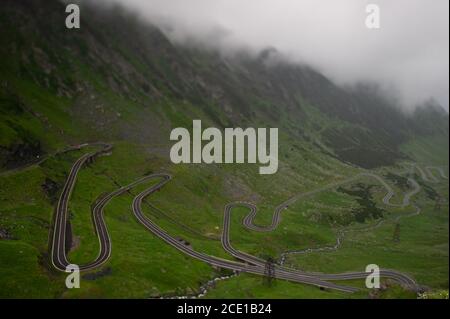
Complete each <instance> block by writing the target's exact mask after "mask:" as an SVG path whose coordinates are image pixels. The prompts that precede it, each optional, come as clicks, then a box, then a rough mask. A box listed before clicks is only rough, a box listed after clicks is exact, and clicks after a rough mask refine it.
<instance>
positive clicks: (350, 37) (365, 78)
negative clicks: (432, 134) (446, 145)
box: [86, 0, 449, 111]
mask: <svg viewBox="0 0 450 319" xmlns="http://www.w3.org/2000/svg"><path fill="white" fill-rule="evenodd" d="M86 1H87V2H95V3H96V4H106V5H113V4H117V3H119V4H121V5H123V6H125V7H126V8H129V9H131V10H133V11H135V12H137V13H138V14H139V16H140V17H141V18H142V19H144V20H146V21H149V22H150V23H152V24H155V25H157V26H159V27H160V28H161V29H162V30H163V31H164V33H165V34H166V35H167V36H168V37H169V38H170V39H171V40H173V41H175V42H177V43H182V44H185V45H186V44H187V45H193V44H196V45H197V46H198V45H203V46H205V47H209V48H215V49H218V50H219V51H220V52H222V53H223V54H232V53H235V52H236V51H239V50H243V49H245V50H247V51H248V52H253V53H255V52H259V51H261V50H263V49H265V48H266V47H268V46H271V47H275V48H277V49H278V50H279V51H280V53H282V56H283V58H284V59H286V60H288V61H293V62H297V63H304V64H307V65H310V66H312V67H314V68H316V69H318V70H320V71H321V72H322V73H324V74H326V75H327V76H328V77H329V78H331V79H332V80H333V81H335V82H336V83H338V84H341V85H355V84H357V83H359V82H374V83H376V84H377V85H378V86H379V87H380V88H382V89H383V91H385V94H389V95H391V96H392V97H393V98H395V99H397V102H398V104H399V105H400V106H401V107H402V108H403V109H404V110H407V111H411V110H412V109H414V108H415V107H416V106H417V105H420V104H422V103H424V102H425V101H427V100H428V99H430V98H434V99H435V100H436V101H438V102H439V103H440V104H441V105H443V107H444V108H445V109H446V110H447V111H448V105H449V95H448V86H449V80H448V78H449V75H448V69H449V63H448V60H449V42H448V38H449V32H448V30H449V27H448V21H449V16H448V12H449V7H448V1H446V0H436V1H431V2H430V1H426V0H413V1H410V0H398V1H389V0H381V1H377V2H376V4H377V5H379V7H380V13H381V19H380V23H381V27H380V29H368V28H366V26H365V19H366V16H367V13H366V5H367V4H368V3H372V2H371V1H360V0H351V1H345V2H340V1H329V0H319V1H317V0H301V1H298V0H283V1H270V0H262V1H261V0H250V1H244V2H243V1H237V0H231V1H229V0H215V1H207V0H194V1H182V0H171V1H160V0H149V1H147V0H127V1H122V0H100V1H88V0H86Z"/></svg>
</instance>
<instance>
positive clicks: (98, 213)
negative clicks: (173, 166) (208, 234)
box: [51, 144, 444, 292]
mask: <svg viewBox="0 0 450 319" xmlns="http://www.w3.org/2000/svg"><path fill="white" fill-rule="evenodd" d="M101 145H102V146H103V148H102V149H101V150H99V151H97V152H93V153H88V154H85V155H83V156H82V157H80V158H79V159H78V160H77V161H76V162H75V163H74V165H73V166H72V168H71V170H70V172H69V175H68V178H67V180H66V182H65V185H64V187H63V190H62V192H61V195H60V198H59V200H58V204H57V206H56V209H55V217H54V227H53V236H52V240H51V260H52V263H53V265H54V267H55V268H57V269H58V270H61V271H65V270H66V267H67V266H68V265H69V264H70V262H69V261H68V258H67V251H66V250H67V248H66V236H67V234H66V228H67V218H68V217H67V216H68V203H69V200H70V196H71V194H72V191H73V189H74V186H75V183H76V179H77V175H78V172H79V171H80V169H81V168H82V167H83V166H84V165H85V164H86V163H87V162H88V161H90V160H92V159H93V158H95V157H96V156H99V155H101V154H104V153H108V152H110V151H111V149H112V146H111V145H109V144H101ZM363 176H366V177H372V178H375V179H377V180H378V181H379V182H380V183H381V184H382V185H383V186H384V187H385V188H386V190H387V193H386V195H385V197H384V198H383V202H384V203H385V204H386V205H391V206H407V205H409V204H410V198H411V196H413V195H415V194H417V193H418V192H419V191H420V186H419V185H418V183H417V182H416V181H415V180H413V179H412V178H409V179H408V181H409V183H410V184H411V185H412V186H413V190H411V191H410V192H409V193H407V194H405V196H404V199H403V203H402V204H390V199H391V198H392V197H393V196H394V195H395V193H394V192H393V190H392V188H391V187H390V186H389V185H388V184H387V183H386V182H385V181H384V180H383V179H382V178H381V177H379V176H378V175H375V174H372V173H361V174H358V175H356V176H353V177H351V178H348V179H346V180H343V181H341V182H338V183H333V184H330V185H327V186H324V187H322V188H318V189H316V190H313V191H310V192H306V193H302V194H299V195H296V196H294V197H292V198H290V199H288V200H287V201H285V202H283V203H282V204H280V205H279V206H277V207H276V209H275V211H274V214H273V217H272V223H271V224H270V225H269V226H266V227H262V226H258V225H255V224H254V218H255V216H256V214H257V209H256V206H255V205H253V204H251V203H245V202H237V203H231V204H228V205H226V207H225V211H224V219H223V230H222V237H221V242H222V246H223V248H224V249H225V250H226V251H227V252H228V253H229V254H230V255H231V256H233V257H235V258H237V259H238V260H240V261H232V260H227V259H222V258H218V257H215V256H210V255H207V254H204V253H200V252H197V251H195V250H194V249H193V248H192V247H190V246H187V245H186V244H185V243H184V242H182V241H180V240H178V239H176V238H174V237H172V236H171V235H170V234H168V233H167V232H165V231H164V230H163V229H161V228H160V227H159V226H158V225H157V224H155V223H154V222H153V221H152V220H150V219H149V218H148V217H147V216H146V215H145V214H144V213H143V211H142V204H143V201H144V199H145V198H146V197H147V196H150V195H151V194H153V193H154V192H156V191H158V190H160V189H161V188H162V187H163V186H164V185H165V184H166V183H168V182H169V181H170V180H171V179H172V176H171V175H169V174H164V173H161V174H150V175H147V176H144V177H142V178H141V179H139V180H137V181H135V182H133V183H131V184H129V185H127V186H123V187H121V188H119V189H117V190H116V191H114V192H111V193H109V194H107V195H105V196H103V197H102V198H100V199H99V200H98V201H97V202H96V203H95V205H94V206H93V208H92V216H93V223H94V227H95V231H96V234H97V237H98V240H99V244H100V250H99V254H98V256H97V258H96V259H95V260H94V261H92V262H90V263H88V264H85V265H81V266H79V268H80V270H82V271H89V270H93V269H95V268H97V267H99V266H101V265H102V264H104V263H105V262H106V261H107V260H108V259H109V257H110V256H111V250H112V248H111V246H112V244H111V238H110V236H109V233H108V229H107V227H106V224H105V221H104V216H103V213H104V207H105V206H106V205H107V204H108V203H109V202H110V201H111V200H112V199H113V198H114V197H116V196H119V195H121V194H123V193H125V192H127V191H129V190H130V189H132V188H133V187H135V186H137V185H138V184H141V183H144V182H148V181H150V180H152V179H159V180H160V182H158V183H157V184H155V185H153V186H151V187H150V188H148V189H146V190H145V191H143V192H141V193H140V194H138V195H137V196H136V197H135V198H134V200H133V203H132V210H133V214H134V215H135V217H136V218H137V220H138V221H139V222H140V223H141V224H142V225H143V226H144V227H145V228H146V229H147V230H149V231H150V232H152V233H153V234H154V235H155V236H157V237H159V238H160V239H162V240H163V241H164V242H166V243H167V244H169V245H171V246H172V247H174V248H176V249H178V250H179V251H181V252H182V253H184V254H186V255H188V256H190V257H192V258H195V259H197V260H200V261H203V262H205V263H208V264H210V265H212V266H216V267H220V268H225V269H229V270H232V271H235V272H245V273H251V274H256V275H263V276H264V275H265V274H266V269H265V267H266V261H265V260H263V259H260V258H258V257H256V256H252V255H250V254H247V253H244V252H241V251H239V250H236V249H235V248H233V247H232V245H231V242H230V237H229V230H230V216H231V212H232V209H233V208H235V207H236V206H244V207H247V208H248V209H250V212H249V213H248V214H247V215H246V217H245V218H244V220H243V225H244V226H245V227H246V228H248V229H250V230H254V231H258V232H267V231H272V230H274V229H276V227H277V226H278V224H279V223H280V221H281V213H282V211H283V210H285V209H286V208H288V207H289V205H291V204H292V203H294V202H295V201H298V200H299V199H301V198H304V197H306V196H311V195H313V194H316V193H319V192H322V191H325V190H329V189H333V188H335V187H337V186H339V185H342V184H345V183H349V182H351V181H354V180H356V179H358V178H361V177H363ZM441 176H442V177H443V176H444V174H443V171H442V172H441ZM417 209H418V210H419V211H418V212H420V209H419V208H418V207H417ZM274 267H275V272H274V276H275V277H276V278H279V279H284V280H289V281H293V282H298V283H304V284H310V285H315V286H318V287H323V288H329V289H336V290H339V291H344V292H355V291H357V290H358V289H357V288H354V287H348V286H342V285H338V284H335V283H333V282H329V281H341V280H350V279H363V278H366V277H367V275H368V273H366V272H348V273H342V274H322V273H307V272H302V271H299V270H296V269H291V268H287V267H284V266H282V265H281V266H280V265H275V266H274ZM380 275H381V276H383V277H387V278H391V279H394V280H396V281H397V282H399V283H400V284H401V285H403V286H405V287H407V288H409V289H417V288H418V287H417V284H416V283H415V281H414V280H413V279H412V278H410V277H409V276H407V275H405V274H402V273H400V272H397V271H395V270H388V269H383V270H381V271H380Z"/></svg>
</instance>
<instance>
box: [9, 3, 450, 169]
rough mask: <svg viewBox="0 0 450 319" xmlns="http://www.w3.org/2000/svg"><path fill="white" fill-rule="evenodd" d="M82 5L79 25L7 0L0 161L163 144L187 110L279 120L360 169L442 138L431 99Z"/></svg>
mask: <svg viewBox="0 0 450 319" xmlns="http://www.w3.org/2000/svg"><path fill="white" fill-rule="evenodd" d="M82 3H83V5H82V18H81V20H82V21H81V23H82V27H81V29H79V30H68V29H66V28H65V27H64V25H65V24H64V21H65V15H66V14H65V10H64V6H63V4H62V3H61V2H59V1H49V2H48V3H47V2H46V3H45V4H44V2H43V1H39V0H27V1H21V2H15V1H5V2H4V4H3V10H2V15H3V16H2V20H1V23H2V28H1V30H2V31H1V41H2V46H1V49H0V52H1V57H2V59H1V62H0V67H1V70H2V78H3V86H2V96H3V101H6V102H5V103H4V107H2V112H3V115H2V116H3V118H4V121H2V126H3V131H4V132H5V133H4V134H3V142H2V145H3V146H2V153H3V160H2V162H3V165H6V166H9V165H12V164H11V163H14V162H17V161H19V162H20V161H21V160H26V158H28V157H30V156H31V157H32V156H35V155H37V154H39V153H41V152H46V151H48V150H49V149H51V148H52V147H54V145H58V144H60V143H63V142H64V141H65V142H67V141H69V140H72V141H74V140H75V141H80V142H81V141H82V136H85V135H87V136H89V138H90V139H93V138H94V136H97V138H102V139H107V140H111V139H113V140H114V139H126V140H131V141H137V142H139V143H143V142H146V143H160V144H161V143H163V144H167V143H168V142H169V141H168V136H169V133H168V132H169V129H170V128H173V127H176V126H183V127H189V126H190V125H191V123H192V119H194V118H197V119H202V120H203V121H204V122H205V123H210V124H213V125H215V126H218V127H222V128H223V127H246V126H254V127H257V126H264V127H269V126H271V127H279V128H280V130H282V134H283V135H284V136H285V138H288V139H300V140H302V141H304V142H305V143H307V144H309V145H311V146H312V147H314V148H317V149H316V151H319V152H322V153H324V154H327V155H328V156H332V157H335V158H338V159H339V160H341V161H343V162H346V163H351V164H353V165H358V166H362V167H366V168H371V167H376V166H380V165H389V164H393V163H395V162H396V161H397V160H400V159H405V158H407V157H408V155H406V154H404V153H403V152H402V151H401V147H402V145H403V144H405V143H407V142H409V141H411V140H413V139H415V138H416V137H417V135H420V136H424V135H425V136H429V137H433V136H436V135H437V136H440V137H442V138H444V139H445V138H447V139H448V114H447V113H446V112H445V111H444V110H443V109H442V107H441V106H439V102H436V100H429V101H434V102H433V103H431V104H430V103H428V104H423V106H422V107H421V108H419V109H417V110H416V111H415V112H413V113H412V114H408V115H405V114H404V113H403V112H401V111H400V110H399V109H398V108H396V107H395V106H396V103H395V101H394V100H393V99H392V98H388V97H386V94H385V92H386V91H385V89H384V88H383V85H374V84H367V83H365V84H364V83H363V82H360V83H358V85H352V86H350V87H345V86H337V85H336V84H335V83H334V81H332V80H330V79H329V78H327V77H326V76H325V75H323V74H322V73H320V72H318V71H317V69H315V68H314V67H312V66H310V65H308V64H305V63H302V64H299V63H295V62H292V61H290V60H289V59H286V58H285V55H284V54H283V53H282V52H280V51H279V50H278V49H276V48H274V47H270V46H269V47H265V49H262V50H254V51H252V50H235V51H233V54H224V53H223V51H220V50H219V51H218V50H211V49H210V50H207V49H205V47H204V46H202V45H197V44H196V42H191V43H190V45H183V44H180V43H179V42H177V41H175V42H173V40H172V39H171V38H168V37H167V35H166V34H167V32H163V31H162V30H161V28H160V27H158V26H157V25H155V24H149V23H147V22H143V21H142V20H141V19H139V18H137V16H136V12H134V11H131V12H130V11H128V10H124V9H123V8H122V7H117V6H106V7H105V6H103V5H101V6H100V7H99V6H98V3H97V2H96V4H93V3H92V2H90V1H87V2H82ZM131 3H132V2H130V4H131ZM147 10H148V9H147ZM141 11H143V10H141ZM143 12H151V11H143ZM175 12H177V10H175ZM18 21H20V25H18ZM224 37H225V38H226V37H227V35H226V33H224ZM250 43H251V41H250ZM47 96H48V97H47ZM37 97H40V99H38V98H37ZM393 101H394V102H393ZM430 105H432V107H430ZM439 109H442V111H436V110H439ZM55 110H58V112H56V113H55ZM58 114H59V115H58ZM424 114H425V115H424ZM419 115H420V116H419ZM424 118H426V119H427V120H426V121H423V119H424ZM61 125H63V127H64V128H61V127H60V126H61ZM75 127H84V129H83V130H81V131H80V130H78V129H76V128H75ZM82 132H83V133H82ZM88 132H89V133H88ZM84 133H85V134H84ZM280 143H281V142H280Z"/></svg>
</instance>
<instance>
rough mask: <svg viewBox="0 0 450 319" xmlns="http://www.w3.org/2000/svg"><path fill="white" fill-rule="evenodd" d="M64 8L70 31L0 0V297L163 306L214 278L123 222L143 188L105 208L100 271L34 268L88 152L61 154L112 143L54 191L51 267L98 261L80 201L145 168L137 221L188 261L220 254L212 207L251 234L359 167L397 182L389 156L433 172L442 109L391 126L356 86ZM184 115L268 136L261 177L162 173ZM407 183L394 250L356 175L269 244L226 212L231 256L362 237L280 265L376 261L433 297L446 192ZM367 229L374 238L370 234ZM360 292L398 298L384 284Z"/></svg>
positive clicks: (113, 14) (229, 290)
mask: <svg viewBox="0 0 450 319" xmlns="http://www.w3.org/2000/svg"><path fill="white" fill-rule="evenodd" d="M82 12H83V14H82V28H81V29H80V30H67V29H65V28H64V19H65V12H64V6H63V5H62V4H61V3H60V2H59V1H43V0H26V1H12V0H4V1H3V3H2V6H1V9H0V185H1V186H0V260H1V262H0V281H1V283H2V284H1V285H0V297H7V298H8V297H9V298H11V297H12V298H14V297H30V298H79V297H86V298H93V297H110V298H126V297H134V298H148V297H159V296H179V295H184V294H194V293H195V292H196V291H198V289H199V287H200V286H201V285H203V284H204V283H205V282H207V281H208V280H210V279H212V278H214V277H216V276H219V275H221V274H223V273H226V272H224V271H222V270H217V269H213V268H212V267H210V266H208V265H206V264H204V263H201V262H199V261H196V260H193V259H191V258H189V257H186V256H185V255H183V254H182V253H180V252H178V251H177V250H175V249H173V248H172V247H170V246H168V245H166V244H164V243H163V242H162V241H161V240H160V239H158V238H157V237H155V236H153V235H151V234H150V233H148V232H147V231H145V229H144V228H143V227H142V226H141V225H140V224H139V223H138V222H137V221H136V220H135V218H134V216H133V215H132V211H131V202H132V199H133V195H136V194H138V193H139V191H142V190H144V189H145V188H146V187H149V186H150V185H151V184H152V183H155V182H156V181H152V182H149V183H147V184H145V185H141V186H138V187H137V188H135V189H133V190H132V191H131V192H130V193H126V194H124V195H122V196H120V197H118V198H115V199H114V200H113V201H111V203H110V204H108V206H107V207H106V210H105V219H106V224H107V226H108V229H109V232H110V234H111V239H112V255H111V259H110V260H109V261H108V262H107V263H106V264H105V265H103V266H102V267H101V268H99V269H97V270H95V271H92V272H89V273H86V274H84V275H83V279H82V288H81V289H74V290H68V289H66V288H65V285H64V280H65V274H63V273H60V272H57V271H56V270H55V269H53V267H52V266H51V262H50V260H49V240H48V239H49V233H50V232H51V230H52V227H53V225H52V216H53V213H54V207H55V204H56V201H57V199H58V196H59V194H60V192H61V189H62V186H63V184H64V181H65V179H66V178H67V174H68V172H69V170H70V167H71V165H72V164H73V163H74V162H75V160H76V159H77V158H78V157H80V156H81V155H82V154H84V153H85V152H88V151H89V150H90V149H91V150H92V149H93V148H95V146H90V147H88V148H82V149H81V150H71V151H67V152H63V150H65V149H66V148H68V147H70V146H73V145H77V144H83V143H88V142H97V141H103V142H109V143H112V144H114V148H113V152H112V154H111V155H109V156H104V157H100V158H98V159H96V160H95V161H94V162H93V163H92V164H90V165H88V166H87V167H84V168H83V169H82V170H81V172H80V175H79V177H78V180H77V184H76V187H75V190H74V192H73V195H72V197H71V201H70V205H69V211H70V225H71V233H72V234H73V235H72V238H71V241H72V249H71V250H70V253H69V255H68V256H69V259H70V261H72V262H74V263H80V264H82V263H86V262H88V261H91V260H93V259H94V258H95V257H96V256H97V253H98V246H99V243H98V240H97V238H96V234H95V232H94V227H93V224H92V218H91V211H90V210H91V205H92V203H93V202H95V200H96V199H98V198H99V197H100V196H101V195H103V194H105V193H106V192H111V191H113V190H115V189H117V188H118V187H120V186H123V185H127V184H129V183H131V182H132V181H134V180H136V179H138V178H139V177H141V176H143V175H145V174H148V173H151V172H169V173H171V174H172V175H173V176H174V179H173V180H172V181H170V183H168V184H167V185H166V186H165V187H164V188H163V189H162V190H161V191H160V192H158V193H156V194H154V195H152V196H151V197H150V198H149V199H148V203H147V206H146V207H145V213H146V214H147V216H148V217H150V218H151V219H152V220H154V221H156V222H157V224H158V225H159V226H161V227H162V228H163V229H165V230H166V231H167V232H169V233H170V234H171V235H174V236H177V237H181V238H183V239H185V240H187V241H189V243H191V245H192V247H193V248H194V249H196V250H198V251H202V252H205V253H208V254H211V255H215V256H219V257H222V258H229V259H232V258H231V257H230V256H228V255H227V254H226V253H225V251H224V250H223V249H222V247H221V244H220V234H221V231H222V222H223V209H224V207H225V205H226V204H227V203H229V202H231V201H237V200H243V201H251V202H253V203H255V204H256V205H257V206H258V210H259V211H258V216H257V218H256V220H255V222H256V223H258V224H261V225H267V224H269V223H270V220H271V218H272V213H273V210H274V208H275V207H276V206H277V205H278V204H280V203H281V202H283V201H285V200H286V199H288V198H290V197H292V196H294V195H296V194H300V193H303V192H307V191H310V190H314V189H317V188H320V187H323V186H325V185H328V184H330V183H336V182H339V181H343V180H345V179H346V178H348V177H350V176H353V175H356V174H358V173H360V172H361V171H365V170H370V171H371V172H375V173H377V174H379V175H382V176H390V175H388V173H391V174H394V175H396V176H399V175H402V176H403V175H405V167H403V166H402V164H403V163H405V162H407V163H413V162H414V163H419V165H421V166H422V167H425V166H427V165H439V166H445V165H448V115H447V114H442V113H440V111H439V109H437V108H436V106H435V105H428V106H424V108H422V109H419V110H418V111H417V112H416V114H413V115H405V114H403V113H401V112H400V111H398V110H396V109H395V108H394V107H393V106H392V105H390V102H389V101H386V100H385V99H383V98H382V97H380V96H378V93H377V92H376V91H374V90H373V89H371V88H368V87H360V88H357V89H355V90H353V91H350V90H344V89H342V88H340V87H338V86H336V85H334V84H333V83H332V82H330V81H329V80H328V79H326V78H325V77H324V76H322V75H321V74H319V73H318V72H316V71H314V70H312V69H311V68H309V67H307V66H298V65H291V64H287V63H276V64H274V65H273V64H271V63H267V62H268V61H269V60H270V59H271V54H278V53H277V52H276V51H273V50H269V51H265V52H262V53H261V54H260V55H259V56H257V57H255V56H251V55H249V54H247V53H239V54H236V55H235V56H229V57H223V56H222V55H219V54H217V52H213V51H205V50H200V49H195V48H184V47H180V46H178V45H175V44H173V43H171V42H170V41H169V40H168V39H167V38H166V37H165V36H164V34H163V33H162V32H161V31H160V30H158V29H157V28H155V27H153V26H149V25H144V24H142V23H141V22H138V21H137V20H136V19H135V18H134V17H133V15H132V14H130V13H127V12H125V11H123V10H122V9H120V8H112V9H105V8H103V9H102V10H98V9H96V8H95V7H91V6H87V5H84V6H82ZM269 53H270V54H269ZM193 119H201V120H202V123H203V125H204V126H205V127H206V126H209V125H211V126H215V127H219V128H224V127H248V126H252V127H278V128H279V134H280V136H279V160H280V165H279V170H278V172H277V174H275V175H270V176H264V175H259V174H258V165H249V164H236V165H225V164H224V165H187V164H186V165H174V164H172V163H171V162H170V160H169V156H168V154H169V148H170V141H169V133H170V130H171V129H172V128H174V127H178V126H183V127H187V128H189V127H191V125H192V120H193ZM444 169H445V170H446V172H447V175H448V166H447V167H446V168H444ZM391 177H392V176H391ZM416 178H417V180H418V181H419V180H420V176H418V175H417V176H416ZM385 179H386V180H387V182H388V183H389V184H391V185H392V187H393V188H394V191H396V193H397V195H396V196H395V197H394V198H393V199H392V202H395V203H399V202H401V195H400V193H401V192H405V191H407V189H402V187H401V184H400V185H395V178H394V179H392V178H391V180H389V178H387V177H386V178H385ZM420 183H421V185H422V187H423V188H424V189H425V188H426V189H427V191H423V192H421V193H420V195H418V197H417V199H414V201H415V203H417V204H418V205H420V206H421V207H422V209H423V213H422V214H421V215H419V216H416V217H411V218H405V219H404V220H403V219H401V222H399V223H400V225H401V226H400V227H401V228H400V229H401V235H400V242H399V243H393V242H392V236H393V235H392V234H393V232H394V230H395V227H396V226H395V225H396V224H397V222H396V221H395V219H396V218H397V216H400V215H402V214H407V213H408V212H409V211H410V210H411V209H412V208H411V207H407V208H404V209H398V208H392V207H385V206H383V205H382V204H381V199H382V197H383V195H384V193H383V189H382V188H381V187H380V185H376V183H374V181H373V180H369V179H361V180H358V183H356V182H355V183H354V184H352V185H345V187H344V186H343V188H341V189H338V188H335V189H331V190H329V191H326V192H320V193H317V194H316V195H314V196H312V197H308V198H305V199H302V200H301V201H298V202H296V203H295V204H294V205H292V206H291V207H289V210H287V211H286V212H284V213H283V219H282V223H281V224H280V226H279V227H278V228H277V229H276V230H275V231H274V232H271V233H255V232H251V231H248V230H247V229H245V228H243V226H242V224H241V220H242V218H243V216H245V214H246V213H247V211H246V210H244V209H237V210H235V211H233V220H232V226H231V237H232V241H233V245H235V246H236V247H237V248H239V249H241V250H243V251H246V252H249V253H252V254H255V255H257V256H260V257H263V258H267V257H268V256H271V257H273V258H275V259H279V258H280V257H281V255H282V254H283V253H284V252H286V251H291V250H298V249H306V248H310V247H312V248H314V247H320V246H323V245H325V246H326V245H330V244H333V243H334V242H335V241H336V235H337V234H338V232H339V231H341V230H350V229H354V228H355V229H359V228H361V227H366V226H368V227H369V230H368V231H366V232H350V233H349V235H348V236H346V238H345V241H344V244H343V246H342V247H341V248H340V249H339V250H337V251H335V252H329V253H311V254H307V255H295V254H294V255H289V257H288V258H287V261H286V262H288V263H289V264H290V265H292V266H294V267H297V268H300V269H305V270H310V271H330V272H338V271H351V270H362V269H363V268H364V265H366V264H367V263H380V264H382V266H383V267H390V268H394V269H398V270H401V271H404V272H406V273H408V274H411V275H412V276H414V278H416V279H417V280H418V281H419V282H420V283H421V284H423V285H424V286H426V287H428V288H429V289H430V291H432V292H433V291H435V290H441V289H448V273H446V272H445V269H447V268H448V182H446V181H444V180H442V179H441V180H440V181H439V182H438V183H430V182H427V181H422V180H420ZM433 192H435V193H436V194H439V196H440V197H442V198H444V199H445V200H446V201H444V203H443V204H442V207H441V210H440V211H434V210H433V207H434V205H435V198H434V197H430V196H427V194H428V195H429V194H433ZM381 219H386V223H384V224H383V226H382V227H379V228H374V229H372V228H370V226H372V225H374V224H376V223H377V222H379V221H380V220H381ZM373 259H375V260H373ZM430 269H432V270H433V271H432V272H431V271H430ZM350 284H351V285H355V286H358V287H362V285H363V283H362V282H361V281H358V282H351V283H350ZM378 294H379V295H376V296H375V297H380V298H383V297H386V298H392V297H411V296H412V295H411V293H410V292H407V291H404V290H402V289H401V288H399V287H397V286H395V285H393V284H392V283H390V282H388V283H387V284H386V289H384V290H383V291H381V292H378ZM369 296H373V295H372V293H371V292H370V291H367V290H365V289H362V291H361V292H359V293H357V294H354V295H348V294H344V293H339V292H334V291H322V290H319V289H318V288H314V287H308V286H304V285H299V284H293V283H287V282H282V281H277V282H276V285H274V286H272V287H267V286H265V285H264V284H263V283H262V279H261V278H259V277H256V276H250V275H245V274H242V275H239V276H237V277H233V278H231V279H228V280H225V281H221V282H219V283H218V284H217V287H216V288H215V289H212V290H211V291H210V293H209V294H208V295H207V297H230V298H231V297H275V298H281V297H288V298H308V297H314V298H315V297H317V298H337V297H339V298H366V297H369ZM412 297H414V296H412Z"/></svg>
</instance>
